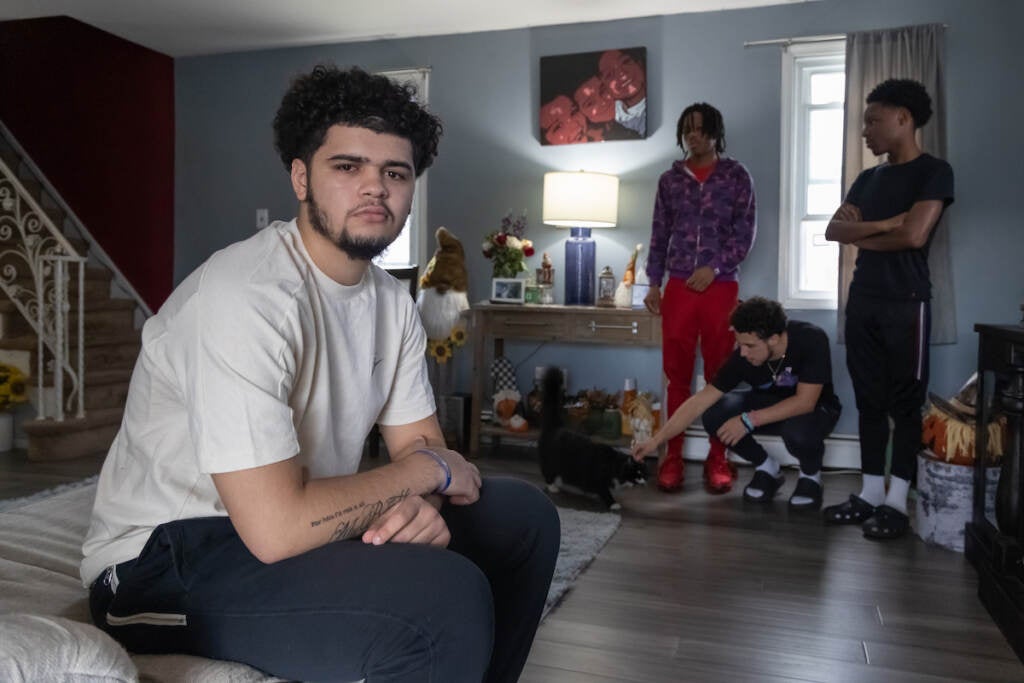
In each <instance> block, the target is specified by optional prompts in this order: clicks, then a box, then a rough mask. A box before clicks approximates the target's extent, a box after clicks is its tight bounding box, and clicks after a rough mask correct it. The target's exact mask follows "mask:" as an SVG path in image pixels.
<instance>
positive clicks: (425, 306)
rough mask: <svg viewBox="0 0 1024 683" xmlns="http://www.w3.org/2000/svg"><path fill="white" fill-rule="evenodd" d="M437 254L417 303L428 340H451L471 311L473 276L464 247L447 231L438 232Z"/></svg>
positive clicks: (421, 279) (423, 282) (421, 281)
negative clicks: (469, 269)
mask: <svg viewBox="0 0 1024 683" xmlns="http://www.w3.org/2000/svg"><path fill="white" fill-rule="evenodd" d="M436 237H437V250H436V251H434V256H433V258H431V259H430V263H428V264H427V268H426V270H425V271H424V273H423V277H421V278H420V294H419V298H418V300H417V302H416V306H417V308H419V311H420V320H421V321H422V322H423V329H424V330H426V332H427V338H428V339H448V337H449V335H451V333H452V330H453V329H454V328H455V327H456V326H457V325H458V324H459V319H460V317H461V315H462V312H463V311H466V310H468V309H469V297H468V295H467V293H466V290H467V289H468V286H469V274H468V273H467V272H466V254H465V252H464V251H463V250H462V243H461V242H459V240H458V239H457V238H456V237H455V235H453V234H451V233H450V232H448V230H447V229H445V228H438V229H437V233H436Z"/></svg>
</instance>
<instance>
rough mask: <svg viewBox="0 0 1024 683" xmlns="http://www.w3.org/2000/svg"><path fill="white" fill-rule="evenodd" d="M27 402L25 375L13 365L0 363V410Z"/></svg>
mask: <svg viewBox="0 0 1024 683" xmlns="http://www.w3.org/2000/svg"><path fill="white" fill-rule="evenodd" d="M27 400H28V387H27V386H26V384H25V375H24V374H23V373H22V372H21V370H19V369H18V368H16V367H14V366H13V365H6V364H3V363H0V410H7V409H8V408H10V407H11V406H13V405H17V404H19V403H24V402H25V401H27Z"/></svg>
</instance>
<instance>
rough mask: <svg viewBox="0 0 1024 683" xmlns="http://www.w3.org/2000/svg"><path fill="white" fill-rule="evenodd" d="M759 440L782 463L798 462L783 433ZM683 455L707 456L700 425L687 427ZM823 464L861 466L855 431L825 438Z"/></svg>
mask: <svg viewBox="0 0 1024 683" xmlns="http://www.w3.org/2000/svg"><path fill="white" fill-rule="evenodd" d="M755 438H757V440H758V442H760V444H761V445H762V446H764V449H765V450H766V451H768V454H769V455H770V456H772V457H773V458H775V459H776V460H778V461H779V462H780V463H781V464H783V465H797V464H799V463H798V462H797V459H796V458H794V457H793V456H792V455H790V454H789V451H787V450H786V447H785V445H784V444H783V443H782V437H779V436H771V435H769V434H765V435H758V436H757V437H755ZM683 457H684V458H685V459H687V460H697V461H701V462H703V461H704V460H705V459H706V458H707V457H708V435H707V432H705V431H704V430H703V429H698V428H690V429H688V430H686V439H685V440H684V441H683ZM729 459H730V460H732V461H734V462H736V463H739V464H742V463H745V462H746V460H744V459H743V458H741V457H739V456H738V455H736V454H735V453H732V452H730V453H729ZM822 466H823V467H825V468H827V469H851V470H860V441H859V440H858V439H857V436H856V435H855V434H833V435H832V436H830V437H829V438H827V439H825V459H824V461H823V463H822Z"/></svg>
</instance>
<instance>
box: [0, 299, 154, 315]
mask: <svg viewBox="0 0 1024 683" xmlns="http://www.w3.org/2000/svg"><path fill="white" fill-rule="evenodd" d="M77 298H78V297H74V298H73V299H72V301H71V303H72V304H73V307H74V308H77V305H78V301H77ZM135 306H136V304H135V302H134V301H132V300H131V299H114V298H111V297H107V298H106V299H97V298H95V297H86V298H85V313H86V315H88V314H89V313H90V312H99V311H124V310H131V309H134V308H135ZM18 312H19V311H18V309H17V307H16V306H15V305H14V302H13V301H11V300H10V299H6V298H5V299H0V313H18ZM73 312H74V311H69V312H68V314H69V315H70V314H71V313H73Z"/></svg>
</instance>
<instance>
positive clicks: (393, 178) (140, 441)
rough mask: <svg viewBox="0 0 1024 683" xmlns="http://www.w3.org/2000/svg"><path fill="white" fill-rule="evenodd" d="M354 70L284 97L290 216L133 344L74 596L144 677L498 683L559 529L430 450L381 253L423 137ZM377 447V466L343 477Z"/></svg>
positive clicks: (411, 110)
mask: <svg viewBox="0 0 1024 683" xmlns="http://www.w3.org/2000/svg"><path fill="white" fill-rule="evenodd" d="M414 94H415V93H414V91H413V90H412V89H411V88H408V87H406V86H400V85H397V84H395V83H393V82H391V81H390V80H388V79H387V78H385V77H383V76H372V75H370V74H367V73H366V72H364V71H362V70H359V69H355V68H353V69H350V70H344V71H343V70H339V69H337V68H334V67H325V66H318V67H316V68H315V69H314V70H313V71H312V73H309V74H305V75H302V76H300V77H298V78H297V79H296V80H295V81H294V82H293V83H292V85H291V88H290V89H289V90H288V92H287V93H286V94H285V96H284V99H283V101H282V103H281V106H280V108H279V110H278V112H277V115H276V117H275V119H274V137H275V146H276V148H277V151H278V153H279V155H280V158H281V161H282V162H283V163H284V166H285V168H286V169H287V170H288V172H289V174H290V179H291V185H292V189H293V191H294V192H295V196H296V198H297V200H298V202H299V210H298V218H297V219H294V220H292V221H290V222H288V223H281V222H277V223H274V224H273V225H271V226H270V227H268V228H266V229H264V230H262V231H261V232H259V233H258V234H257V235H255V236H253V237H251V238H249V239H247V240H245V241H242V242H238V243H236V244H233V245H230V246H228V247H227V248H225V249H223V250H221V251H219V252H217V253H215V254H214V255H213V256H211V257H210V258H209V259H208V260H207V261H206V262H205V263H204V264H203V265H202V266H200V267H199V268H198V269H197V270H196V271H195V272H194V273H192V274H191V275H190V276H189V277H188V278H186V279H185V281H184V282H182V283H181V284H180V285H179V286H178V287H177V288H176V289H175V291H174V292H173V293H172V295H171V297H170V298H169V299H168V300H167V302H166V303H165V304H164V305H163V307H161V309H160V311H159V313H158V314H157V315H156V316H154V317H153V318H151V319H150V320H149V321H147V323H146V325H145V328H144V329H143V346H142V351H141V354H140V357H139V360H138V362H137V363H136V366H135V370H134V372H133V375H132V381H131V387H130V390H129V394H128V402H127V406H126V411H125V417H124V422H123V423H122V426H121V430H120V431H119V433H118V435H117V437H116V438H115V440H114V443H113V445H112V446H111V449H110V453H109V455H108V456H107V460H106V462H105V463H104V466H103V470H102V473H101V474H100V481H99V485H98V491H97V497H96V503H95V507H94V509H93V515H92V523H91V526H90V529H89V533H88V535H87V537H86V540H85V544H84V547H83V550H84V555H85V558H84V560H83V562H82V569H81V573H82V579H83V581H84V583H85V585H86V586H89V587H90V607H91V612H92V617H93V620H94V621H95V623H96V624H97V625H98V626H100V627H101V628H103V629H104V630H105V631H107V632H108V633H109V634H110V635H112V636H113V637H114V638H116V639H117V640H119V641H120V642H121V643H122V644H123V645H125V647H127V648H128V649H129V650H131V651H133V652H138V653H186V654H192V655H199V656H204V657H212V658H217V659H227V660H234V661H239V662H244V663H246V664H249V665H251V666H254V667H256V668H259V669H262V670H263V671H265V672H267V673H269V674H272V675H275V676H280V677H284V678H288V679H298V680H346V681H351V680H356V679H359V678H365V679H366V680H368V681H427V680H432V681H481V680H486V681H515V680H516V679H517V678H518V676H519V672H520V671H521V670H522V667H523V665H524V663H525V661H526V657H527V655H528V653H529V650H530V646H531V643H532V641H533V636H534V633H535V631H536V628H537V624H538V622H539V620H540V614H541V610H542V608H543V606H544V602H545V598H546V595H547V591H548V586H549V584H550V581H551V575H552V571H553V569H554V562H555V558H556V555H557V553H558V543H559V522H558V516H557V513H556V511H555V510H554V508H553V506H552V505H551V503H550V501H548V500H547V498H546V497H545V496H544V495H543V494H542V493H541V492H540V491H539V490H537V489H536V488H535V487H533V486H530V485H528V484H525V483H523V482H519V481H516V480H511V479H486V480H481V478H480V473H479V472H478V470H477V468H476V467H475V466H474V465H473V464H471V463H469V462H467V461H466V460H465V459H464V458H463V457H462V456H461V455H459V454H458V453H456V452H455V451H451V450H448V449H447V448H445V445H444V439H443V438H442V435H441V430H440V428H439V425H438V422H437V418H436V416H435V412H434V408H435V406H434V401H433V397H432V392H431V388H430V385H429V382H428V380H427V370H426V355H425V348H426V336H425V334H424V331H423V328H422V326H421V324H420V321H419V317H418V315H417V313H416V308H415V304H414V302H413V301H412V299H411V298H410V297H409V293H408V289H407V288H406V286H405V285H403V284H401V283H399V282H398V281H397V280H395V279H394V278H392V277H391V276H390V275H388V274H387V273H386V272H384V271H383V270H382V269H380V268H378V267H377V266H374V265H372V264H371V259H372V258H373V257H374V256H376V255H377V254H379V253H380V252H382V251H383V250H384V249H385V248H386V247H387V246H388V245H389V244H390V243H391V242H392V241H393V240H394V239H395V238H396V237H397V236H398V235H399V233H400V231H401V230H402V226H403V225H404V223H405V219H406V216H407V215H408V213H409V209H410V206H411V203H412V198H413V190H414V187H415V179H416V177H417V176H418V175H419V174H421V173H422V172H423V171H424V170H426V168H427V167H429V166H430V164H431V163H432V162H433V159H434V156H435V155H436V152H437V143H438V140H439V138H440V133H441V125H440V121H439V120H438V119H437V118H436V117H434V116H433V115H431V114H430V113H429V112H427V111H426V110H425V109H423V108H422V107H420V106H419V105H418V104H416V103H415V100H414ZM374 423H380V427H381V435H382V436H383V438H384V441H385V443H386V444H387V447H388V452H389V453H390V454H391V463H390V464H388V465H384V466H381V467H377V468H375V469H372V470H370V471H366V472H359V471H358V468H359V462H360V458H361V454H362V451H363V442H364V440H365V438H366V436H367V434H368V432H369V431H370V428H371V427H372V425H373V424H374Z"/></svg>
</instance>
